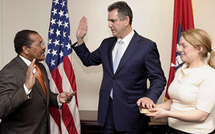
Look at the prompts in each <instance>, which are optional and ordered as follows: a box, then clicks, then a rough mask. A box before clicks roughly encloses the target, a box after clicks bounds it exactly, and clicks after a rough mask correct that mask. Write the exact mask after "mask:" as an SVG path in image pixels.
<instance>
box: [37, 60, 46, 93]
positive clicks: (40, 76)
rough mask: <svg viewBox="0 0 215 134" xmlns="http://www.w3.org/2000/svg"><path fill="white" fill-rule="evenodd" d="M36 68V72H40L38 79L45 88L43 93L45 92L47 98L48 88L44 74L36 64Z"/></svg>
mask: <svg viewBox="0 0 215 134" xmlns="http://www.w3.org/2000/svg"><path fill="white" fill-rule="evenodd" d="M35 67H36V70H37V72H38V75H37V79H38V81H39V82H40V85H41V86H42V88H43V92H44V94H45V96H46V97H47V93H46V86H45V83H44V79H43V74H42V72H41V70H40V68H39V67H38V66H37V65H36V64H35Z"/></svg>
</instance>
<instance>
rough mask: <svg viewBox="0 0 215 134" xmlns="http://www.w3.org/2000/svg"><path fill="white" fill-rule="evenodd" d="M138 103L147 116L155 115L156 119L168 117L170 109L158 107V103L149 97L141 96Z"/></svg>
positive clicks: (141, 111)
mask: <svg viewBox="0 0 215 134" xmlns="http://www.w3.org/2000/svg"><path fill="white" fill-rule="evenodd" d="M137 105H138V106H139V108H140V113H142V114H145V115H146V116H150V117H153V118H154V119H159V118H165V117H167V112H168V111H167V110H164V109H162V108H158V107H156V104H154V102H153V101H152V100H151V99H149V98H147V97H143V98H140V99H139V100H138V101H137Z"/></svg>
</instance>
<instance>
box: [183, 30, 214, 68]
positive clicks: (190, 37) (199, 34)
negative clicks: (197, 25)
mask: <svg viewBox="0 0 215 134" xmlns="http://www.w3.org/2000/svg"><path fill="white" fill-rule="evenodd" d="M181 36H183V37H184V39H185V40H186V41H187V42H188V43H190V44H191V45H193V46H194V47H196V48H200V47H202V48H203V51H202V57H203V58H206V57H207V56H208V53H210V58H209V60H208V64H209V65H210V66H211V67H213V68H215V51H213V50H212V45H211V39H210V37H209V35H208V33H207V32H205V31H204V30H202V29H190V30H187V31H184V32H182V35H181Z"/></svg>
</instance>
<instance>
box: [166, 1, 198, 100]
mask: <svg viewBox="0 0 215 134" xmlns="http://www.w3.org/2000/svg"><path fill="white" fill-rule="evenodd" d="M193 28H194V22H193V8H192V0H175V5H174V20H173V35H172V55H171V65H170V71H169V79H168V83H167V89H166V95H165V99H169V95H168V88H169V85H170V83H171V82H172V81H173V79H174V77H175V71H176V70H177V69H178V68H179V67H181V65H182V64H183V63H182V61H181V58H180V56H179V54H178V52H177V47H178V44H179V39H180V37H181V32H183V31H186V30H188V29H193Z"/></svg>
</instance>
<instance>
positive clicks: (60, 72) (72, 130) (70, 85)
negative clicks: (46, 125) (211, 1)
mask: <svg viewBox="0 0 215 134" xmlns="http://www.w3.org/2000/svg"><path fill="white" fill-rule="evenodd" d="M69 36H70V23H69V13H68V9H67V0H53V2H52V9H51V19H50V26H49V35H48V39H49V41H48V53H47V55H46V64H47V66H48V72H50V73H49V79H50V88H51V90H52V92H55V93H61V92H75V91H76V82H75V75H74V71H73V66H72V57H71V54H72V47H71V45H72V43H71V40H70V38H69ZM49 110H50V114H51V116H50V129H51V134H80V119H79V112H78V102H77V95H75V97H73V99H72V101H71V102H70V103H68V104H64V105H63V107H62V109H58V108H55V107H50V109H49Z"/></svg>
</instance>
